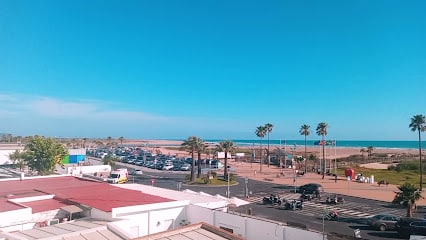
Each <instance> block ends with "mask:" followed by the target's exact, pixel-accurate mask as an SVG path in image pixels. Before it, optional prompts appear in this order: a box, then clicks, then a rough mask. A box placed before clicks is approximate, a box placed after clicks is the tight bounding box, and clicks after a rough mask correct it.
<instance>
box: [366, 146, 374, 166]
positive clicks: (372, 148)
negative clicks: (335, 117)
mask: <svg viewBox="0 0 426 240" xmlns="http://www.w3.org/2000/svg"><path fill="white" fill-rule="evenodd" d="M373 150H374V147H373V146H368V147H367V153H368V154H367V156H368V161H369V162H370V161H371V156H372V155H373Z"/></svg>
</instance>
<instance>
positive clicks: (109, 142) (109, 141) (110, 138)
mask: <svg viewBox="0 0 426 240" xmlns="http://www.w3.org/2000/svg"><path fill="white" fill-rule="evenodd" d="M107 140H108V147H111V141H112V137H111V136H108V137H107Z"/></svg>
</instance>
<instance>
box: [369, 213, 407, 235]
mask: <svg viewBox="0 0 426 240" xmlns="http://www.w3.org/2000/svg"><path fill="white" fill-rule="evenodd" d="M398 220H399V217H398V216H395V215H393V214H377V215H374V216H372V217H370V218H367V225H368V226H369V227H370V228H372V229H376V230H380V231H387V230H394V229H395V225H396V222H397V221H398Z"/></svg>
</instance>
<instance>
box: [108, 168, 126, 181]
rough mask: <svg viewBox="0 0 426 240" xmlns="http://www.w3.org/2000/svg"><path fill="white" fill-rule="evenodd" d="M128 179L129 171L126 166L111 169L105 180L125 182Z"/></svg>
mask: <svg viewBox="0 0 426 240" xmlns="http://www.w3.org/2000/svg"><path fill="white" fill-rule="evenodd" d="M128 180H129V172H128V171H127V168H119V169H117V170H115V171H111V174H110V175H109V177H108V179H107V182H108V183H125V182H127V181H128Z"/></svg>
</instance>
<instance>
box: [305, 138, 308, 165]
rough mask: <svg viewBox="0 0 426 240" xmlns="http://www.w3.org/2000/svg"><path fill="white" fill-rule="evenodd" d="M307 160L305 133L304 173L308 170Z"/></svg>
mask: <svg viewBox="0 0 426 240" xmlns="http://www.w3.org/2000/svg"><path fill="white" fill-rule="evenodd" d="M307 160H308V156H306V135H305V173H306V171H307V170H308V166H307V163H308V162H307Z"/></svg>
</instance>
